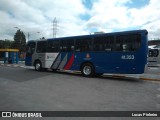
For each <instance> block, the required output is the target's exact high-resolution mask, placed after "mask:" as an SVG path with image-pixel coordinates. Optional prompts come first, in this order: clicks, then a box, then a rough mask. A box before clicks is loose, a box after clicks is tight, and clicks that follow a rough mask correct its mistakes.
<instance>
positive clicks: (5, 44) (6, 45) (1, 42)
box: [0, 40, 14, 49]
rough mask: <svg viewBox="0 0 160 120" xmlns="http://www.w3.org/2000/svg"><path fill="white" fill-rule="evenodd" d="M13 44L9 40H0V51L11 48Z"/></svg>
mask: <svg viewBox="0 0 160 120" xmlns="http://www.w3.org/2000/svg"><path fill="white" fill-rule="evenodd" d="M13 42H14V41H11V40H0V48H1V49H3V48H4V49H7V48H12V44H13Z"/></svg>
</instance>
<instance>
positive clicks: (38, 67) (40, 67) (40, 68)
mask: <svg viewBox="0 0 160 120" xmlns="http://www.w3.org/2000/svg"><path fill="white" fill-rule="evenodd" d="M34 68H35V70H36V71H41V70H42V64H41V62H40V61H36V62H35V64H34Z"/></svg>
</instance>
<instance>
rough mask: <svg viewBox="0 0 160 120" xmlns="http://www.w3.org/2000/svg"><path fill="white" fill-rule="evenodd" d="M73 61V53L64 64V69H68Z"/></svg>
mask: <svg viewBox="0 0 160 120" xmlns="http://www.w3.org/2000/svg"><path fill="white" fill-rule="evenodd" d="M73 61H74V54H73V55H72V56H71V58H70V59H69V61H68V63H67V64H66V66H65V67H64V69H65V70H69V69H70V68H71V66H72V64H73Z"/></svg>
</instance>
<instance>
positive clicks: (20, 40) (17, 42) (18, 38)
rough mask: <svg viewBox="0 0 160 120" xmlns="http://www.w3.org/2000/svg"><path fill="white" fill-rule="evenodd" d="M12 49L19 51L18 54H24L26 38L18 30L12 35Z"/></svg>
mask: <svg viewBox="0 0 160 120" xmlns="http://www.w3.org/2000/svg"><path fill="white" fill-rule="evenodd" d="M13 47H14V48H16V49H19V51H20V53H21V52H25V48H26V36H25V35H24V33H23V32H22V31H20V30H17V32H16V33H15V35H14V44H13Z"/></svg>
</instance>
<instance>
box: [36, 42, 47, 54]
mask: <svg viewBox="0 0 160 120" xmlns="http://www.w3.org/2000/svg"><path fill="white" fill-rule="evenodd" d="M46 48H47V41H38V42H37V50H36V51H37V53H45V52H46Z"/></svg>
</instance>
